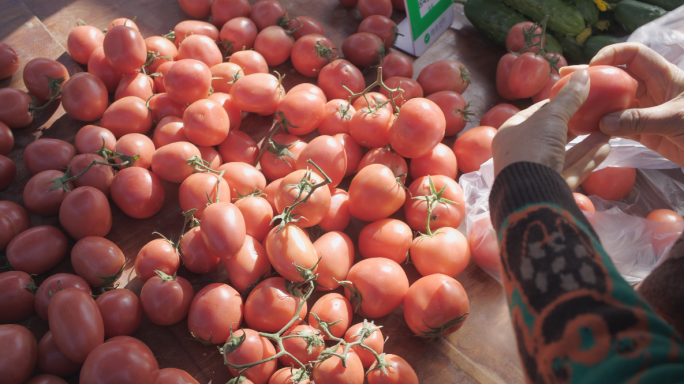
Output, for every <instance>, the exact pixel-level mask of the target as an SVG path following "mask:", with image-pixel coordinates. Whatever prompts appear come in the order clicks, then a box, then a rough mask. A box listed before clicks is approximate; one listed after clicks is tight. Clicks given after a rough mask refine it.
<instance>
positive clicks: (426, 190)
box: [404, 175, 465, 231]
mask: <svg viewBox="0 0 684 384" xmlns="http://www.w3.org/2000/svg"><path fill="white" fill-rule="evenodd" d="M430 178H432V182H433V184H434V186H435V191H436V192H437V193H439V192H440V191H442V188H444V194H443V195H442V198H443V199H447V200H450V201H453V202H454V203H445V202H435V203H434V205H433V209H432V213H431V214H430V229H431V230H433V231H434V230H436V229H439V228H442V227H451V228H458V227H459V226H460V225H461V222H462V221H463V219H464V218H465V201H464V197H463V189H461V186H460V185H458V183H457V182H456V181H454V179H452V178H449V177H447V176H441V175H436V176H423V177H420V178H416V179H415V180H414V181H413V183H411V186H410V187H409V189H408V191H409V195H411V196H412V198H411V199H407V200H406V203H405V204H404V213H405V214H406V222H407V223H408V225H410V226H411V228H413V230H415V231H425V227H426V222H427V217H428V206H427V202H426V201H425V200H421V199H416V197H418V196H433V198H435V197H436V196H434V194H433V192H432V191H431V188H430Z"/></svg>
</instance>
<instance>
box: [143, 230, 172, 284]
mask: <svg viewBox="0 0 684 384" xmlns="http://www.w3.org/2000/svg"><path fill="white" fill-rule="evenodd" d="M179 267H180V256H179V255H178V251H176V249H175V248H174V246H173V245H172V244H171V243H170V242H169V241H168V240H166V239H154V240H152V241H150V242H149V243H147V244H145V245H144V246H143V247H142V248H141V249H140V252H138V256H136V258H135V274H136V275H137V276H138V278H139V279H140V280H142V281H143V282H145V281H147V280H149V279H150V278H151V277H153V276H156V275H157V274H156V273H155V272H154V271H155V270H160V271H162V272H164V273H166V274H167V275H175V274H176V272H177V271H178V268H179Z"/></svg>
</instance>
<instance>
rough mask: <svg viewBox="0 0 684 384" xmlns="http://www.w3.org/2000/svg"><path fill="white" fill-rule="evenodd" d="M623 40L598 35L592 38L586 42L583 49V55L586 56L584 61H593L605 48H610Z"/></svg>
mask: <svg viewBox="0 0 684 384" xmlns="http://www.w3.org/2000/svg"><path fill="white" fill-rule="evenodd" d="M621 41H622V39H621V38H619V37H615V36H605V35H598V36H592V37H590V38H588V39H587V41H585V42H584V47H583V48H582V55H584V60H586V61H591V59H592V58H593V57H594V56H596V54H597V53H598V52H599V51H600V50H601V49H603V47H606V46H609V45H611V44H617V43H619V42H621Z"/></svg>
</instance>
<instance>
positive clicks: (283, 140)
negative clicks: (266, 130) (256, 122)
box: [260, 134, 307, 197]
mask: <svg viewBox="0 0 684 384" xmlns="http://www.w3.org/2000/svg"><path fill="white" fill-rule="evenodd" d="M272 140H273V142H274V143H275V144H277V145H279V146H284V147H274V146H273V145H269V146H268V150H267V151H265V152H264V154H263V156H262V157H261V160H260V164H261V170H262V172H263V173H264V175H265V176H266V178H267V179H269V180H274V179H278V178H282V177H285V176H287V175H289V174H290V173H291V172H293V171H295V169H296V168H295V163H296V161H297V158H298V157H299V155H300V153H302V151H303V150H304V148H306V145H307V144H306V143H305V142H303V141H300V140H299V138H298V137H296V136H293V135H288V134H280V135H275V136H273V139H272ZM271 197H275V195H271Z"/></svg>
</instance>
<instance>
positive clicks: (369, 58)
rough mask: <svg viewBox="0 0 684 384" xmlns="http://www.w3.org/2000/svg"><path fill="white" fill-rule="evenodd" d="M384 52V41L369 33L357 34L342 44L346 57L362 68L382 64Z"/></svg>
mask: <svg viewBox="0 0 684 384" xmlns="http://www.w3.org/2000/svg"><path fill="white" fill-rule="evenodd" d="M383 1H384V0H383ZM384 50H385V46H384V42H383V40H382V39H380V37H378V36H377V35H375V34H373V33H368V32H359V33H355V34H353V35H351V36H349V37H347V38H346V39H345V40H344V43H342V53H343V54H344V57H345V58H346V59H347V60H349V62H351V63H352V64H354V65H356V66H357V67H361V68H365V67H368V66H370V65H372V64H374V63H380V61H381V60H382V56H383V53H384Z"/></svg>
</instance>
